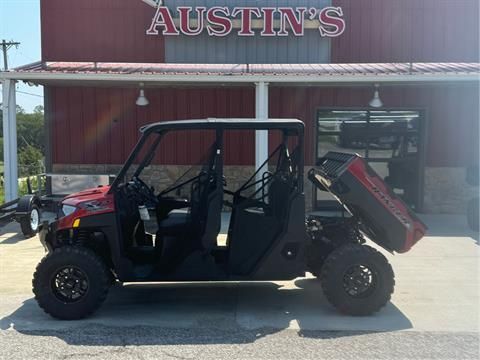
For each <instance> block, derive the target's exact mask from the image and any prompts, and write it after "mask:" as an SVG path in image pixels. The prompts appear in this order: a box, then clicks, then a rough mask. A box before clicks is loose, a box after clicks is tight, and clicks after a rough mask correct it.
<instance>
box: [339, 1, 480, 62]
mask: <svg viewBox="0 0 480 360" xmlns="http://www.w3.org/2000/svg"><path fill="white" fill-rule="evenodd" d="M333 3H334V5H336V6H341V7H342V8H343V10H344V16H345V20H346V24H347V29H346V31H345V33H344V34H343V35H342V36H340V37H338V38H336V39H334V40H332V50H331V51H332V54H331V55H332V62H333V63H352V62H359V63H371V62H476V61H478V60H479V1H478V0H388V1H386V0H361V1H359V0H333Z"/></svg>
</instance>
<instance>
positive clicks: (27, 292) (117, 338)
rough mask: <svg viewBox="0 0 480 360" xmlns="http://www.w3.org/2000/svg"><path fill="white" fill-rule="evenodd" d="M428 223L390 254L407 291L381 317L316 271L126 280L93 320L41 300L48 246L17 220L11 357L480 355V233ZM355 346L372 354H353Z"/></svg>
mask: <svg viewBox="0 0 480 360" xmlns="http://www.w3.org/2000/svg"><path fill="white" fill-rule="evenodd" d="M424 220H425V221H426V222H427V224H428V225H429V228H430V231H429V235H428V236H427V237H426V238H424V239H423V240H422V241H421V242H420V243H418V244H417V245H416V246H415V247H414V249H413V250H412V251H411V252H409V253H407V254H404V255H396V256H392V255H390V254H388V253H387V254H386V256H387V257H388V258H389V260H390V261H391V263H392V265H393V268H394V270H395V273H396V288H395V294H394V296H393V299H392V302H391V303H390V304H388V305H387V307H386V308H384V309H383V310H382V311H381V312H379V313H378V314H376V315H375V316H371V317H364V318H355V317H348V316H343V315H340V314H338V313H337V312H336V311H335V310H334V309H333V308H332V307H330V305H329V304H328V303H327V302H326V300H325V299H324V297H323V294H322V291H321V287H320V284H319V283H318V281H317V280H316V279H314V278H311V277H308V278H304V279H297V280H295V281H292V282H275V283H200V284H199V283H195V284H191V283H189V284H141V285H138V284H125V285H123V286H115V287H114V288H112V289H111V292H110V294H109V297H108V299H107V301H106V303H105V304H104V305H103V307H102V308H101V309H100V311H98V312H97V313H96V314H95V315H94V316H93V317H91V318H89V319H86V320H82V321H76V322H61V321H57V320H54V319H52V318H50V317H49V316H47V315H46V314H44V313H43V312H42V311H41V309H39V308H38V306H37V305H36V303H35V301H34V300H33V299H32V294H31V277H32V273H33V271H34V268H35V266H36V264H37V262H38V261H39V260H40V258H41V257H42V256H43V255H44V253H43V248H42V247H41V245H40V243H39V241H38V239H37V238H33V239H28V240H25V239H23V238H22V237H21V236H19V235H17V234H16V231H17V230H18V227H17V226H16V225H15V224H10V225H9V226H7V227H5V228H3V229H1V230H0V233H1V235H0V297H1V301H0V329H1V331H0V342H2V344H0V345H1V347H0V349H2V350H0V357H2V358H4V356H2V355H1V354H2V351H3V352H4V355H6V354H8V358H25V357H30V356H31V355H35V356H36V357H40V358H42V357H45V358H63V357H64V356H65V354H66V353H68V354H70V355H72V357H74V358H76V357H78V358H81V357H83V356H84V355H85V356H86V355H87V354H90V355H92V356H93V357H96V358H110V356H113V355H114V354H116V355H115V356H117V355H121V357H122V358H141V357H144V358H149V357H152V358H158V357H165V358H168V357H174V358H178V357H180V358H225V357H230V358H271V357H277V358H296V357H298V358H315V359H317V358H335V359H346V358H397V357H398V358H430V357H431V358H478V331H479V312H478V304H479V281H478V280H479V279H478V277H479V271H478V270H479V268H478V265H479V242H478V235H476V234H474V233H472V232H470V231H469V230H468V229H467V227H466V224H465V220H464V218H463V217H459V216H424ZM22 344H23V345H26V344H29V345H28V346H23V345H22ZM52 344H53V347H52ZM352 346H354V347H355V346H356V347H357V348H358V349H362V350H361V352H355V351H354V352H345V348H347V347H348V348H350V347H352ZM167 349H168V351H167V352H164V351H166V350H167ZM318 351H321V354H323V355H322V356H320V357H319V356H318ZM162 354H163V355H162ZM160 355H162V356H160ZM5 358H7V357H5ZM111 358H113V357H111Z"/></svg>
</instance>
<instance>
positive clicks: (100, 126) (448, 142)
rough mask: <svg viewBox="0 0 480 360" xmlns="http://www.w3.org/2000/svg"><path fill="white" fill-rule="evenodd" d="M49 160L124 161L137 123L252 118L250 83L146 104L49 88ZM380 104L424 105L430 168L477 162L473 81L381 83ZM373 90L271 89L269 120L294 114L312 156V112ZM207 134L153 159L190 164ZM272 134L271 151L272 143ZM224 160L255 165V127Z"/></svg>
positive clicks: (98, 91) (235, 138)
mask: <svg viewBox="0 0 480 360" xmlns="http://www.w3.org/2000/svg"><path fill="white" fill-rule="evenodd" d="M52 96H53V101H52V107H53V109H52V110H53V114H52V115H53V116H52V119H53V134H52V139H54V140H53V144H52V146H53V163H57V164H62V163H63V164H122V163H123V162H124V161H125V159H126V157H127V156H128V154H129V152H130V151H131V149H132V148H133V146H134V145H135V143H136V141H137V140H138V137H139V133H138V128H139V127H141V126H142V125H145V124H148V123H152V122H156V121H166V120H176V119H189V118H207V117H254V115H255V113H254V108H255V93H254V89H253V88H222V89H199V88H197V89H148V90H147V96H148V98H149V100H150V105H149V106H148V107H144V108H142V107H138V106H136V105H135V100H136V97H137V96H138V90H137V89H107V88H66V87H57V88H52ZM381 96H382V100H383V101H384V103H385V107H386V108H389V107H391V108H405V109H409V108H410V109H420V110H426V112H427V120H428V134H427V138H428V148H427V165H428V166H467V165H470V164H472V163H474V162H475V161H478V146H479V144H478V132H479V121H478V119H479V116H480V115H479V111H478V108H479V100H478V99H479V96H480V94H479V89H478V87H477V86H475V85H457V86H454V85H449V86H447V85H444V86H441V87H440V86H426V87H421V88H420V87H416V86H409V87H387V88H382V89H381ZM371 97H372V90H371V89H365V88H360V87H359V88H320V87H293V88H280V87H272V88H271V89H270V117H272V118H277V117H279V118H290V117H291V118H299V119H301V120H303V121H304V122H305V124H306V139H305V145H306V163H307V164H313V162H314V155H315V142H316V138H315V129H316V124H315V117H316V111H317V109H319V108H335V107H352V108H365V107H366V105H367V104H368V102H369V100H370V99H371ZM208 136H209V135H208V134H206V133H202V134H200V136H198V134H192V133H181V134H175V135H171V136H170V137H169V138H167V139H166V140H167V141H166V142H165V143H164V144H163V146H162V147H161V149H160V151H159V154H158V158H157V159H156V162H157V163H162V164H177V165H181V164H192V163H195V162H196V161H197V160H198V159H199V156H200V155H201V154H202V152H203V150H204V149H206V147H207V146H208ZM278 140H279V137H278V136H275V135H273V136H271V137H270V150H273V149H274V147H275V146H276V144H277V143H278ZM225 143H226V147H227V149H226V154H225V157H226V164H229V165H251V164H253V163H254V156H255V155H254V153H255V150H254V149H255V141H254V135H253V132H236V133H230V134H228V135H227V137H226V139H225Z"/></svg>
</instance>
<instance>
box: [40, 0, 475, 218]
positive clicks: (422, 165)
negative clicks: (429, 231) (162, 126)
mask: <svg viewBox="0 0 480 360" xmlns="http://www.w3.org/2000/svg"><path fill="white" fill-rule="evenodd" d="M478 14H479V3H478V0H441V1H438V0H402V1H397V0H361V1H358V0H356V1H354V0H321V1H318V0H316V1H314V0H265V1H261V2H260V1H249V0H234V1H226V0H218V1H215V0H202V1H193V0H179V1H174V0H171V1H169V0H164V1H153V0H151V1H148V0H146V1H141V0H121V1H119V0H95V1H94V0H84V1H73V0H43V1H42V2H41V16H42V21H41V24H42V30H41V31H42V62H44V63H47V62H48V63H62V62H64V63H84V62H88V63H94V64H96V63H137V64H146V63H157V64H158V63H166V64H282V65H283V66H284V67H286V66H288V65H289V64H379V63H380V64H381V63H403V64H405V63H407V64H412V63H452V64H458V63H478V62H479V38H478V37H479V36H478V34H479V31H478V30H479V29H478V23H479V21H478V20H479V19H478ZM452 66H454V65H452ZM379 76H380V77H381V75H379ZM374 85H375V81H369V82H366V83H363V84H355V85H354V84H348V83H331V84H328V83H325V84H321V86H320V85H312V84H302V83H296V84H295V85H289V84H281V83H276V84H271V85H270V87H269V92H268V96H269V97H268V109H269V111H268V115H269V117H272V118H298V119H301V120H302V121H304V122H305V125H306V144H305V146H306V151H305V153H306V165H307V168H308V167H311V166H314V165H315V163H316V162H317V160H318V159H319V158H320V157H321V156H322V154H324V153H325V152H326V151H329V150H337V151H347V152H348V151H354V152H357V153H360V154H361V155H363V156H365V157H366V158H367V159H368V160H369V162H370V164H371V165H372V166H373V167H374V168H375V169H376V170H377V171H378V172H379V173H380V174H382V176H384V177H385V178H387V181H388V182H389V183H390V184H391V185H392V187H394V188H395V190H396V191H398V192H399V193H400V194H402V196H403V197H404V199H405V201H407V202H408V203H409V204H410V205H411V206H413V207H414V208H415V209H417V210H418V211H423V212H433V213H462V212H464V210H465V207H466V202H467V200H468V199H469V198H471V197H472V194H474V193H476V192H478V189H477V188H475V187H473V186H471V185H469V184H467V182H466V172H467V170H468V169H469V168H471V167H473V166H475V165H477V166H478V162H479V157H478V148H479V143H478V134H479V103H478V102H479V95H480V94H479V88H478V82H454V81H451V82H450V81H444V82H438V83H423V82H414V81H412V82H411V83H402V84H388V83H386V84H383V83H382V84H381V86H380V88H379V94H380V98H381V100H382V103H383V104H382V105H383V106H382V107H371V106H370V105H369V103H370V100H371V99H372V96H373V94H374ZM140 86H142V85H141V84H138V86H135V87H133V86H117V87H110V86H102V85H101V84H98V83H92V84H82V85H76V84H68V83H61V84H60V83H52V84H48V83H46V84H45V98H46V117H47V127H48V129H47V132H48V134H49V136H48V137H49V143H48V154H47V166H48V168H49V171H53V172H56V173H112V172H113V173H114V172H116V171H117V170H118V168H119V167H120V166H121V164H122V163H123V162H124V161H125V159H126V157H127V156H128V154H129V151H130V150H131V149H132V148H133V146H134V144H135V143H136V141H137V140H138V137H139V132H138V128H139V127H141V126H142V125H145V124H148V123H152V122H157V121H165V120H177V119H178V120H182V119H189V118H209V117H233V118H242V117H249V118H252V117H255V97H256V93H255V86H254V84H250V85H245V84H241V85H232V84H223V85H220V86H219V85H216V86H206V85H185V84H178V85H176V84H171V83H170V84H168V86H166V85H164V84H163V85H162V84H158V85H157V86H154V85H148V86H147V87H146V89H145V94H146V96H147V98H148V100H149V105H148V106H145V107H139V106H137V105H136V104H135V101H136V98H137V97H138V93H139V87H140ZM255 143H256V142H255V134H253V133H245V134H242V136H235V137H232V138H230V139H228V141H227V146H228V151H227V154H226V155H225V160H226V165H227V172H226V176H227V180H230V183H231V184H232V186H233V187H235V186H236V184H238V186H239V185H240V184H241V183H242V181H244V180H246V178H245V177H246V176H247V174H251V172H252V171H253V168H254V165H255ZM203 145H204V144H203V143H202V138H201V137H193V136H191V137H190V136H174V137H172V138H171V139H168V143H167V144H166V145H164V146H163V147H162V151H161V154H159V155H158V156H157V157H156V159H155V164H154V165H153V166H152V167H151V169H150V170H149V171H150V175H151V177H152V179H157V180H158V181H159V182H161V181H160V179H163V178H164V177H165V175H164V174H169V175H168V177H170V178H174V177H175V176H176V175H177V174H180V173H181V172H182V170H183V169H184V168H185V167H187V166H188V165H191V164H193V163H195V161H196V157H197V153H198V148H201V147H202V146H203ZM274 146H275V139H274V138H271V139H270V141H269V147H270V149H273V147H274ZM162 174H163V175H162ZM167 180H168V179H167ZM167 180H165V181H167ZM306 195H307V199H310V200H311V201H308V202H309V204H311V206H312V207H313V208H321V207H322V206H323V205H325V204H327V202H328V200H329V199H328V198H325V196H324V195H323V194H315V193H314V192H313V190H312V189H311V188H310V187H308V186H307V194H306Z"/></svg>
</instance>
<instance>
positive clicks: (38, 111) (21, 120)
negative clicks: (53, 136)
mask: <svg viewBox="0 0 480 360" xmlns="http://www.w3.org/2000/svg"><path fill="white" fill-rule="evenodd" d="M0 108H1V104H0ZM1 124H3V113H2V112H1V111H0V146H1V149H0V162H2V161H3V155H4V154H3V126H2V125H1ZM17 144H18V164H19V175H20V176H26V175H35V174H38V173H40V172H42V171H43V167H42V166H41V162H42V161H43V158H44V153H45V128H44V114H43V106H37V107H35V109H34V110H33V112H32V113H26V112H25V110H24V109H23V108H22V107H20V106H17Z"/></svg>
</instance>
